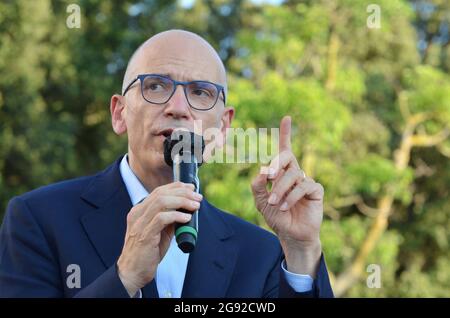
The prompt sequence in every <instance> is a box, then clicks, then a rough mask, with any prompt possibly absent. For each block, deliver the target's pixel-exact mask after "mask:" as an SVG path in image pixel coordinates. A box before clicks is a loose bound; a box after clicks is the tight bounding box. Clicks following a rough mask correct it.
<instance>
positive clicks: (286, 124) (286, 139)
mask: <svg viewBox="0 0 450 318" xmlns="http://www.w3.org/2000/svg"><path fill="white" fill-rule="evenodd" d="M284 150H291V116H284V117H283V119H281V122H280V149H279V151H280V152H282V151H284Z"/></svg>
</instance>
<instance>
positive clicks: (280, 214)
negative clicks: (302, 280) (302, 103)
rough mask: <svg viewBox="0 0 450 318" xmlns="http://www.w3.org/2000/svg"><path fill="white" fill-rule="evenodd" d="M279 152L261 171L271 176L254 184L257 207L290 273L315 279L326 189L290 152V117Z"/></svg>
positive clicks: (263, 176) (282, 130) (262, 176)
mask: <svg viewBox="0 0 450 318" xmlns="http://www.w3.org/2000/svg"><path fill="white" fill-rule="evenodd" d="M279 150H280V152H279V154H278V155H277V156H276V157H275V158H274V159H273V160H272V161H271V163H270V165H269V168H268V169H267V171H262V172H268V173H260V174H259V175H258V176H257V177H256V178H255V179H254V180H253V182H252V191H253V196H254V199H255V204H256V208H257V209H258V210H259V211H260V212H261V213H262V215H263V216H264V219H265V220H266V222H267V224H268V225H269V226H270V227H271V228H272V229H273V231H274V232H275V233H276V234H277V236H278V238H279V240H280V243H281V246H282V248H283V252H284V254H285V256H286V263H287V267H288V270H289V271H291V272H294V273H299V274H309V275H310V276H312V277H314V276H315V272H316V270H317V265H318V262H319V260H320V255H321V244H320V236H319V235H320V225H321V223H322V217H323V195H324V189H323V187H322V185H321V184H319V183H316V182H315V181H314V180H312V179H311V178H308V177H307V176H306V175H305V173H304V172H303V170H301V169H300V166H299V164H298V162H297V159H296V158H295V156H294V154H293V153H292V151H291V119H290V117H284V118H283V119H282V120H281V123H280V140H279ZM269 181H270V182H272V189H271V191H270V192H269V191H268V189H267V186H268V183H269Z"/></svg>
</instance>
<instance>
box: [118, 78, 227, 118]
mask: <svg viewBox="0 0 450 318" xmlns="http://www.w3.org/2000/svg"><path fill="white" fill-rule="evenodd" d="M148 76H153V77H161V78H164V79H166V80H169V81H171V82H172V83H173V90H172V93H171V94H170V95H169V97H168V98H167V100H166V101H164V102H161V103H155V102H152V101H149V100H148V99H147V98H145V96H144V80H145V78H146V77H148ZM138 80H139V81H140V82H141V95H142V98H143V99H144V100H145V101H146V102H148V103H150V104H156V105H162V104H165V103H167V102H168V101H169V100H170V99H171V98H172V96H173V94H175V91H176V89H177V86H178V85H181V86H183V91H184V95H185V96H186V100H187V101H188V103H189V106H190V107H192V108H193V109H195V110H200V111H207V110H210V109H212V108H214V106H216V104H217V100H218V99H219V96H220V93H221V92H222V96H223V103H224V104H225V102H226V98H225V88H224V87H223V86H222V85H219V84H216V83H213V82H209V81H189V82H183V81H176V80H174V79H172V78H170V77H168V76H165V75H161V74H139V75H138V76H136V78H135V79H134V80H132V81H131V83H130V84H128V86H127V87H126V88H125V90H124V91H123V93H122V96H125V94H126V93H127V92H128V91H129V90H130V88H131V86H132V85H133V84H134V83H136V81H138ZM192 83H208V84H212V85H214V86H215V87H216V89H217V96H216V100H215V101H214V103H213V105H212V106H211V107H209V108H197V107H194V106H192V105H191V102H190V101H189V98H188V97H187V96H188V95H187V91H186V87H187V85H190V84H192Z"/></svg>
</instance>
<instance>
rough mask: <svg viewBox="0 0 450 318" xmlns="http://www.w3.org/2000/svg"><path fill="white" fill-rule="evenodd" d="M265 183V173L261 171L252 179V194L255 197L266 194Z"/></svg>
mask: <svg viewBox="0 0 450 318" xmlns="http://www.w3.org/2000/svg"><path fill="white" fill-rule="evenodd" d="M261 170H262V169H261ZM267 183H268V181H267V174H265V173H264V171H261V172H260V173H259V174H258V175H257V176H256V177H255V179H253V181H252V191H253V194H254V195H255V196H257V197H264V196H268V191H267Z"/></svg>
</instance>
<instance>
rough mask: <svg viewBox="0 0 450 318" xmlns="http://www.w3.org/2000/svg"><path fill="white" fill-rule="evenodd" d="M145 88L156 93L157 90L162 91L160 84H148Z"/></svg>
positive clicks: (162, 87)
mask: <svg viewBox="0 0 450 318" xmlns="http://www.w3.org/2000/svg"><path fill="white" fill-rule="evenodd" d="M147 88H148V89H150V90H151V91H158V90H163V89H164V86H163V85H161V84H158V83H152V84H149V85H148V86H147Z"/></svg>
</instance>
